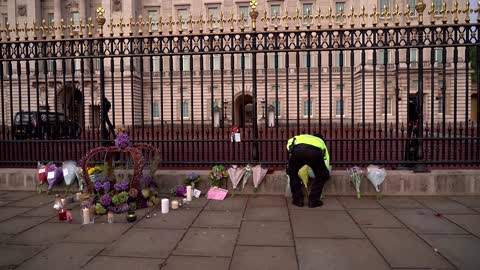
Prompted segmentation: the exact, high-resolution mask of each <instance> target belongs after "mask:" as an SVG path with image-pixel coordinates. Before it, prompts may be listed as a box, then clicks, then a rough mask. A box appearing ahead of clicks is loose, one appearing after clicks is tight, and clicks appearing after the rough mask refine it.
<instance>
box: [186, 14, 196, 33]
mask: <svg viewBox="0 0 480 270" xmlns="http://www.w3.org/2000/svg"><path fill="white" fill-rule="evenodd" d="M187 23H188V32H189V33H190V34H191V33H193V24H194V23H195V20H194V19H193V16H192V12H190V14H189V15H188V21H187Z"/></svg>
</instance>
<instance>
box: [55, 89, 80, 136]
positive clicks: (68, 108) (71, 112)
mask: <svg viewBox="0 0 480 270" xmlns="http://www.w3.org/2000/svg"><path fill="white" fill-rule="evenodd" d="M57 111H58V112H61V113H63V114H65V117H66V118H67V119H69V120H72V121H74V122H77V123H78V124H79V125H80V126H81V127H83V123H84V108H83V96H82V92H81V91H80V89H78V88H77V87H75V85H74V84H72V83H69V84H66V85H65V86H64V87H63V88H62V89H60V90H59V91H58V95H57Z"/></svg>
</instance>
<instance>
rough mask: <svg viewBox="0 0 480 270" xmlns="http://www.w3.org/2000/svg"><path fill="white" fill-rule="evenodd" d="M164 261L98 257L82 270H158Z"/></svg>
mask: <svg viewBox="0 0 480 270" xmlns="http://www.w3.org/2000/svg"><path fill="white" fill-rule="evenodd" d="M164 261H165V260H164V259H151V258H135V257H110V256H97V257H95V258H93V260H92V261H90V262H89V263H88V264H87V265H85V266H84V267H83V268H82V269H86V270H97V269H112V270H113V269H115V270H131V269H141V270H158V269H159V268H160V266H161V265H162V263H163V262H164Z"/></svg>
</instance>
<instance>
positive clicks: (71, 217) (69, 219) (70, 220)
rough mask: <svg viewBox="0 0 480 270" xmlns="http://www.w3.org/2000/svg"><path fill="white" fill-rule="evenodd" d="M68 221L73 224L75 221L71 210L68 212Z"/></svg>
mask: <svg viewBox="0 0 480 270" xmlns="http://www.w3.org/2000/svg"><path fill="white" fill-rule="evenodd" d="M67 221H68V222H72V221H73V216H72V212H71V211H70V210H67Z"/></svg>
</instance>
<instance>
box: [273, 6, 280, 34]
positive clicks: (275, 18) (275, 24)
mask: <svg viewBox="0 0 480 270" xmlns="http://www.w3.org/2000/svg"><path fill="white" fill-rule="evenodd" d="M272 22H273V29H275V30H277V29H278V25H279V24H280V16H278V12H277V11H276V10H275V16H273V18H272Z"/></svg>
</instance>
